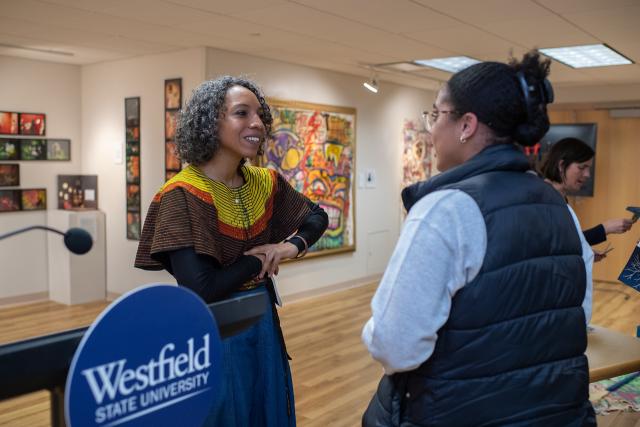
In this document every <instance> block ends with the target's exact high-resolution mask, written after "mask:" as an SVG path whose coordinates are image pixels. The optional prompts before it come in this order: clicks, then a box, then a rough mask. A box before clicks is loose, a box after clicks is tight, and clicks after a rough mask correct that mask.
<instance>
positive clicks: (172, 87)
mask: <svg viewBox="0 0 640 427" xmlns="http://www.w3.org/2000/svg"><path fill="white" fill-rule="evenodd" d="M181 106H182V79H181V78H175V79H167V80H165V81H164V143H165V150H164V153H165V154H164V174H165V177H167V176H173V175H175V174H176V173H178V172H180V170H181V169H182V162H181V161H180V158H179V157H178V156H177V154H176V149H175V147H176V144H175V138H176V129H177V127H178V120H179V119H180V107H181Z"/></svg>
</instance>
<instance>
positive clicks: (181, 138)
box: [176, 76, 273, 166]
mask: <svg viewBox="0 0 640 427" xmlns="http://www.w3.org/2000/svg"><path fill="white" fill-rule="evenodd" d="M233 86H242V87H245V88H247V89H249V90H250V91H251V92H253V94H254V95H255V96H256V98H258V102H259V103H260V107H261V110H260V112H259V115H260V119H261V120H262V123H263V124H264V127H265V130H266V135H265V137H266V138H269V137H270V136H271V125H272V124H273V117H272V116H271V111H270V110H269V105H268V104H267V101H266V100H265V98H264V95H263V94H262V91H261V90H260V88H259V87H258V85H256V84H255V83H254V82H252V81H251V80H248V79H245V78H242V77H233V76H222V77H219V78H217V79H215V80H207V81H205V82H203V83H201V84H200V86H198V87H197V88H195V89H194V90H193V93H192V94H191V99H189V101H187V103H186V105H185V107H184V108H183V109H182V111H181V112H180V119H179V120H178V126H177V129H176V146H177V151H178V156H179V157H180V158H181V159H182V161H184V162H188V163H190V164H193V165H196V166H197V165H201V164H203V163H206V162H207V161H209V160H211V158H212V157H213V156H214V155H215V153H216V151H218V148H219V147H220V140H219V138H218V130H219V120H220V119H221V118H222V116H223V114H224V107H225V104H224V101H225V97H226V95H227V91H228V90H229V89H230V88H231V87H233ZM258 151H259V152H258V154H262V144H261V145H260V149H259V150H258Z"/></svg>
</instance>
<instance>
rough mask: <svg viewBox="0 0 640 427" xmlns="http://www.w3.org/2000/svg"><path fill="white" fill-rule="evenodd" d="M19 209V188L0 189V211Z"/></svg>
mask: <svg viewBox="0 0 640 427" xmlns="http://www.w3.org/2000/svg"><path fill="white" fill-rule="evenodd" d="M19 210H20V190H0V212H16V211H19Z"/></svg>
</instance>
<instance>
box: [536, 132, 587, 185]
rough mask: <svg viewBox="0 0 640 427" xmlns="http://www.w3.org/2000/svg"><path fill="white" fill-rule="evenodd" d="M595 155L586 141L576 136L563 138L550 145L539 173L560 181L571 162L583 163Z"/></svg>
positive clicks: (562, 179)
mask: <svg viewBox="0 0 640 427" xmlns="http://www.w3.org/2000/svg"><path fill="white" fill-rule="evenodd" d="M595 155H596V153H595V151H593V148H591V147H589V145H587V143H586V142H584V141H582V140H580V139H578V138H571V137H569V138H563V139H561V140H560V141H558V142H556V143H555V144H553V145H552V146H551V150H549V154H548V155H547V160H546V161H545V162H544V164H543V165H542V169H541V170H540V173H541V174H542V176H544V177H545V178H547V179H548V180H550V181H553V182H558V183H562V182H564V177H565V175H566V173H567V168H568V167H569V166H571V164H572V163H584V162H586V161H589V160H591V159H593V157H594V156H595ZM560 163H562V165H561V164H560Z"/></svg>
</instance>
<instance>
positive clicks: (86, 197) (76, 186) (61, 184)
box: [58, 175, 98, 210]
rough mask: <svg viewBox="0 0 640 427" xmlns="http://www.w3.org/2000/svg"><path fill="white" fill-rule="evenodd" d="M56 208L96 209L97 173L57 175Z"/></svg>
mask: <svg viewBox="0 0 640 427" xmlns="http://www.w3.org/2000/svg"><path fill="white" fill-rule="evenodd" d="M58 209H64V210H74V209H78V210H80V209H98V175H58Z"/></svg>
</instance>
